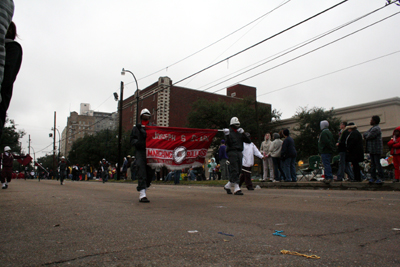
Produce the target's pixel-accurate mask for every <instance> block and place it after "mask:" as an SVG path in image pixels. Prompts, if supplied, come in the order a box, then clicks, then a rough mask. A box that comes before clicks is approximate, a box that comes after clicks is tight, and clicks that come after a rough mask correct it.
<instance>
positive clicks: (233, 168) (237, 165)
mask: <svg viewBox="0 0 400 267" xmlns="http://www.w3.org/2000/svg"><path fill="white" fill-rule="evenodd" d="M227 155H228V158H229V182H231V183H236V184H239V181H240V178H239V175H240V173H241V171H242V160H243V154H242V152H241V151H237V150H233V151H232V150H231V151H228V153H227Z"/></svg>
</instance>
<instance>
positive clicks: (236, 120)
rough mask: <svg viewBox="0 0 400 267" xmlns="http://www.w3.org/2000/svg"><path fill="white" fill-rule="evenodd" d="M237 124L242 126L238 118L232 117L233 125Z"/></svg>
mask: <svg viewBox="0 0 400 267" xmlns="http://www.w3.org/2000/svg"><path fill="white" fill-rule="evenodd" d="M234 124H237V125H238V126H239V125H240V122H239V119H238V118H237V117H232V119H231V125H234Z"/></svg>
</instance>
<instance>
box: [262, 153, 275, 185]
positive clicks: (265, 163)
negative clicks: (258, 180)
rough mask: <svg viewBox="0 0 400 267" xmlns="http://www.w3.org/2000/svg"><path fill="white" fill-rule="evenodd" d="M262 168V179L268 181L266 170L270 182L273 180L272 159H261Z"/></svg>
mask: <svg viewBox="0 0 400 267" xmlns="http://www.w3.org/2000/svg"><path fill="white" fill-rule="evenodd" d="M263 166H264V176H263V179H264V180H267V179H268V169H269V178H270V179H271V180H274V165H273V163H272V158H271V157H268V158H264V159H263Z"/></svg>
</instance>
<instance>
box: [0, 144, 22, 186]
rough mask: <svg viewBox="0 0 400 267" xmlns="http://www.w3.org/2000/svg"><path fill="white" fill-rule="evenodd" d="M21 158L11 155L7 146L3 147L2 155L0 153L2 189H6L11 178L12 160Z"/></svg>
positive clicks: (20, 157)
mask: <svg viewBox="0 0 400 267" xmlns="http://www.w3.org/2000/svg"><path fill="white" fill-rule="evenodd" d="M22 158H25V157H23V156H16V155H14V154H13V153H11V148H10V147H9V146H6V147H4V153H1V155H0V159H1V160H2V163H3V164H2V167H3V168H2V170H1V183H2V189H7V188H8V183H9V182H11V177H12V166H13V160H14V159H22Z"/></svg>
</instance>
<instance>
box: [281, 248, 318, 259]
mask: <svg viewBox="0 0 400 267" xmlns="http://www.w3.org/2000/svg"><path fill="white" fill-rule="evenodd" d="M281 253H282V254H289V255H296V256H302V257H306V258H307V259H320V258H321V257H319V256H317V255H306V254H301V253H298V252H296V251H289V250H281Z"/></svg>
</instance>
